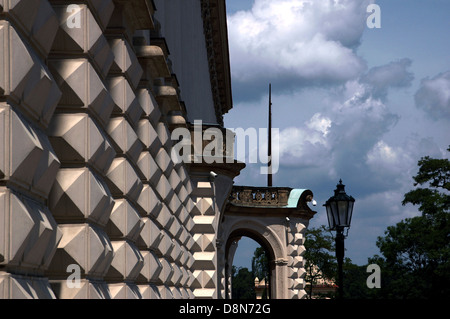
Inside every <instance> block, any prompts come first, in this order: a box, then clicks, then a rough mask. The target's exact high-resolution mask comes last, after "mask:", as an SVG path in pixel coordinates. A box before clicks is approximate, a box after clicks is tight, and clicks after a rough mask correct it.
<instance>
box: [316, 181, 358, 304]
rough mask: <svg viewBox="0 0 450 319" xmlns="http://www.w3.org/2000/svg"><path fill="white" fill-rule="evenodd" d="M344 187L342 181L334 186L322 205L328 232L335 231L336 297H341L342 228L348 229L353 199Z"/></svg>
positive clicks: (343, 237)
mask: <svg viewBox="0 0 450 319" xmlns="http://www.w3.org/2000/svg"><path fill="white" fill-rule="evenodd" d="M344 188H345V185H343V184H342V180H339V184H337V185H336V189H335V190H334V196H332V197H330V198H329V199H328V200H327V202H326V203H325V204H324V205H323V206H325V207H326V209H327V217H328V225H329V226H330V230H335V231H336V259H337V262H338V296H339V298H340V299H342V297H343V292H344V290H343V272H342V264H343V262H344V239H345V236H344V228H345V227H350V222H351V220H352V213H353V204H354V203H355V199H354V198H353V197H352V196H348V195H347V194H346V193H345V189H344Z"/></svg>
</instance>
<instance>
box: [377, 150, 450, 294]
mask: <svg viewBox="0 0 450 319" xmlns="http://www.w3.org/2000/svg"><path fill="white" fill-rule="evenodd" d="M448 151H449V152H450V147H449V149H448ZM418 166H419V172H418V173H417V175H416V176H414V177H413V178H414V181H415V184H414V186H417V185H420V186H425V187H418V188H416V189H414V190H411V191H410V192H408V193H406V194H405V197H404V199H403V201H402V204H403V205H406V204H408V203H411V204H413V205H418V209H419V211H420V212H421V213H422V214H421V215H420V216H416V217H413V218H407V219H405V220H402V221H401V222H399V223H397V224H396V225H395V226H390V227H388V228H387V230H386V231H385V236H384V237H379V238H378V240H377V246H378V248H379V249H380V252H381V253H382V255H383V256H382V257H380V256H375V257H374V258H372V260H371V262H374V263H377V264H378V265H379V266H380V267H381V268H382V276H381V278H382V289H380V291H379V297H383V298H430V299H442V298H447V299H448V298H449V297H450V195H449V191H450V162H449V160H448V159H433V158H430V157H429V156H426V157H422V158H421V159H420V160H419V161H418Z"/></svg>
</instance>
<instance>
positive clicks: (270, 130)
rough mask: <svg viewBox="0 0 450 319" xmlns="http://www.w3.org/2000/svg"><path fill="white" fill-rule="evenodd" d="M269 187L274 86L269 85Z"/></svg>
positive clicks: (270, 180) (269, 179)
mask: <svg viewBox="0 0 450 319" xmlns="http://www.w3.org/2000/svg"><path fill="white" fill-rule="evenodd" d="M268 143H269V145H268V148H267V149H268V152H267V153H268V154H267V156H268V163H267V164H268V172H267V186H268V187H272V84H271V83H269V137H268Z"/></svg>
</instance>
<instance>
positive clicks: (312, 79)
mask: <svg viewBox="0 0 450 319" xmlns="http://www.w3.org/2000/svg"><path fill="white" fill-rule="evenodd" d="M370 3H376V4H378V5H379V7H380V9H381V28H379V29H375V28H374V29H370V28H368V27H367V25H366V19H367V17H368V15H369V13H367V12H366V8H367V5H369V4H370ZM227 11H228V37H229V45H230V63H231V74H232V86H233V103H234V107H233V109H232V110H231V111H230V112H229V113H228V114H227V115H225V117H224V120H225V126H226V127H228V128H238V127H242V128H249V127H255V128H260V127H266V126H267V103H268V84H269V82H270V83H272V103H273V107H272V113H273V127H276V128H279V131H280V140H279V146H278V150H279V154H280V169H279V171H278V173H277V174H276V175H275V176H274V177H273V183H274V186H289V187H293V188H309V189H311V190H312V191H313V193H314V197H315V199H316V201H317V203H318V205H317V206H316V208H315V210H316V211H317V214H316V216H315V217H314V218H313V220H312V221H311V226H313V227H317V226H319V225H321V224H326V217H325V210H324V208H323V207H322V204H323V203H324V202H325V201H326V200H327V199H328V198H329V197H330V196H331V195H332V194H333V190H334V188H335V186H336V184H337V182H338V181H339V179H340V178H342V180H343V182H344V184H346V190H347V193H348V194H351V195H352V196H353V197H355V199H356V203H355V209H354V214H353V221H352V227H351V229H350V231H349V236H348V238H347V240H346V242H345V244H346V248H347V251H346V256H347V257H350V258H351V259H352V261H353V262H354V263H357V264H365V263H366V262H367V258H368V257H371V256H373V255H374V254H376V253H378V249H377V247H376V244H375V243H376V239H377V237H378V236H382V235H383V233H384V231H385V230H386V228H387V226H390V225H394V224H395V223H397V222H399V221H400V220H402V219H404V218H407V217H412V216H416V215H418V211H417V208H416V207H414V206H412V205H407V206H402V205H401V201H402V199H403V195H404V194H405V193H406V192H407V191H409V190H411V189H413V180H412V176H413V175H415V174H416V172H417V161H418V160H419V159H420V157H422V156H426V155H430V156H433V157H438V158H444V157H446V158H448V157H449V156H448V155H449V154H448V152H446V149H447V147H448V145H450V138H449V137H450V129H449V127H450V125H449V124H450V36H449V32H450V19H449V18H448V13H449V12H450V1H446V0H427V1H425V0H385V1H381V0H380V1H373V0H339V1H338V0H337V1H328V0H323V1H322V0H316V1H311V0H310V1H301V0H227ZM249 114H251V116H249ZM235 184H236V185H266V176H265V175H261V174H260V173H259V166H258V164H248V165H247V168H246V169H245V170H244V171H243V172H242V173H241V175H240V176H238V177H237V178H236V182H235ZM254 248H255V245H254V244H253V243H252V242H251V241H250V240H248V241H244V240H241V241H240V243H239V248H238V250H237V252H236V256H235V263H234V264H235V265H237V266H245V267H250V259H251V256H252V253H253V250H254Z"/></svg>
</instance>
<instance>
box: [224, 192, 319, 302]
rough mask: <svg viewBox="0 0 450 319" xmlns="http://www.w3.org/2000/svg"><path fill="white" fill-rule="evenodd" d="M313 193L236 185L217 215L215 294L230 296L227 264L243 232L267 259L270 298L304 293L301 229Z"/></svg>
mask: <svg viewBox="0 0 450 319" xmlns="http://www.w3.org/2000/svg"><path fill="white" fill-rule="evenodd" d="M312 197H313V194H312V192H311V191H310V190H306V189H291V188H286V187H270V188H269V187H265V188H264V187H263V188H261V187H242V186H235V187H233V189H232V191H231V195H230V198H229V200H228V203H227V204H226V206H225V208H224V211H223V213H222V216H221V219H220V223H219V230H218V243H219V245H218V276H219V278H218V279H219V280H218V282H219V283H221V284H222V285H221V291H220V296H219V297H220V298H225V299H228V298H232V295H231V285H232V282H231V266H232V263H233V257H234V253H235V251H236V248H237V243H238V241H239V239H240V238H241V237H242V236H247V237H250V238H252V239H254V240H255V241H256V242H258V243H259V244H260V245H261V246H262V247H263V248H264V249H265V250H266V252H267V254H268V259H269V266H270V267H269V268H270V273H269V280H270V285H269V286H270V292H269V296H270V297H271V298H273V299H297V298H298V299H300V298H302V297H303V296H305V291H304V281H303V275H304V273H305V271H304V265H303V257H302V255H303V252H304V250H305V248H304V238H305V237H304V232H305V230H306V228H307V226H308V224H309V220H310V219H311V218H312V217H313V216H314V214H315V212H314V211H312V210H311V209H310V208H309V207H308V204H307V203H308V202H310V201H312Z"/></svg>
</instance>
